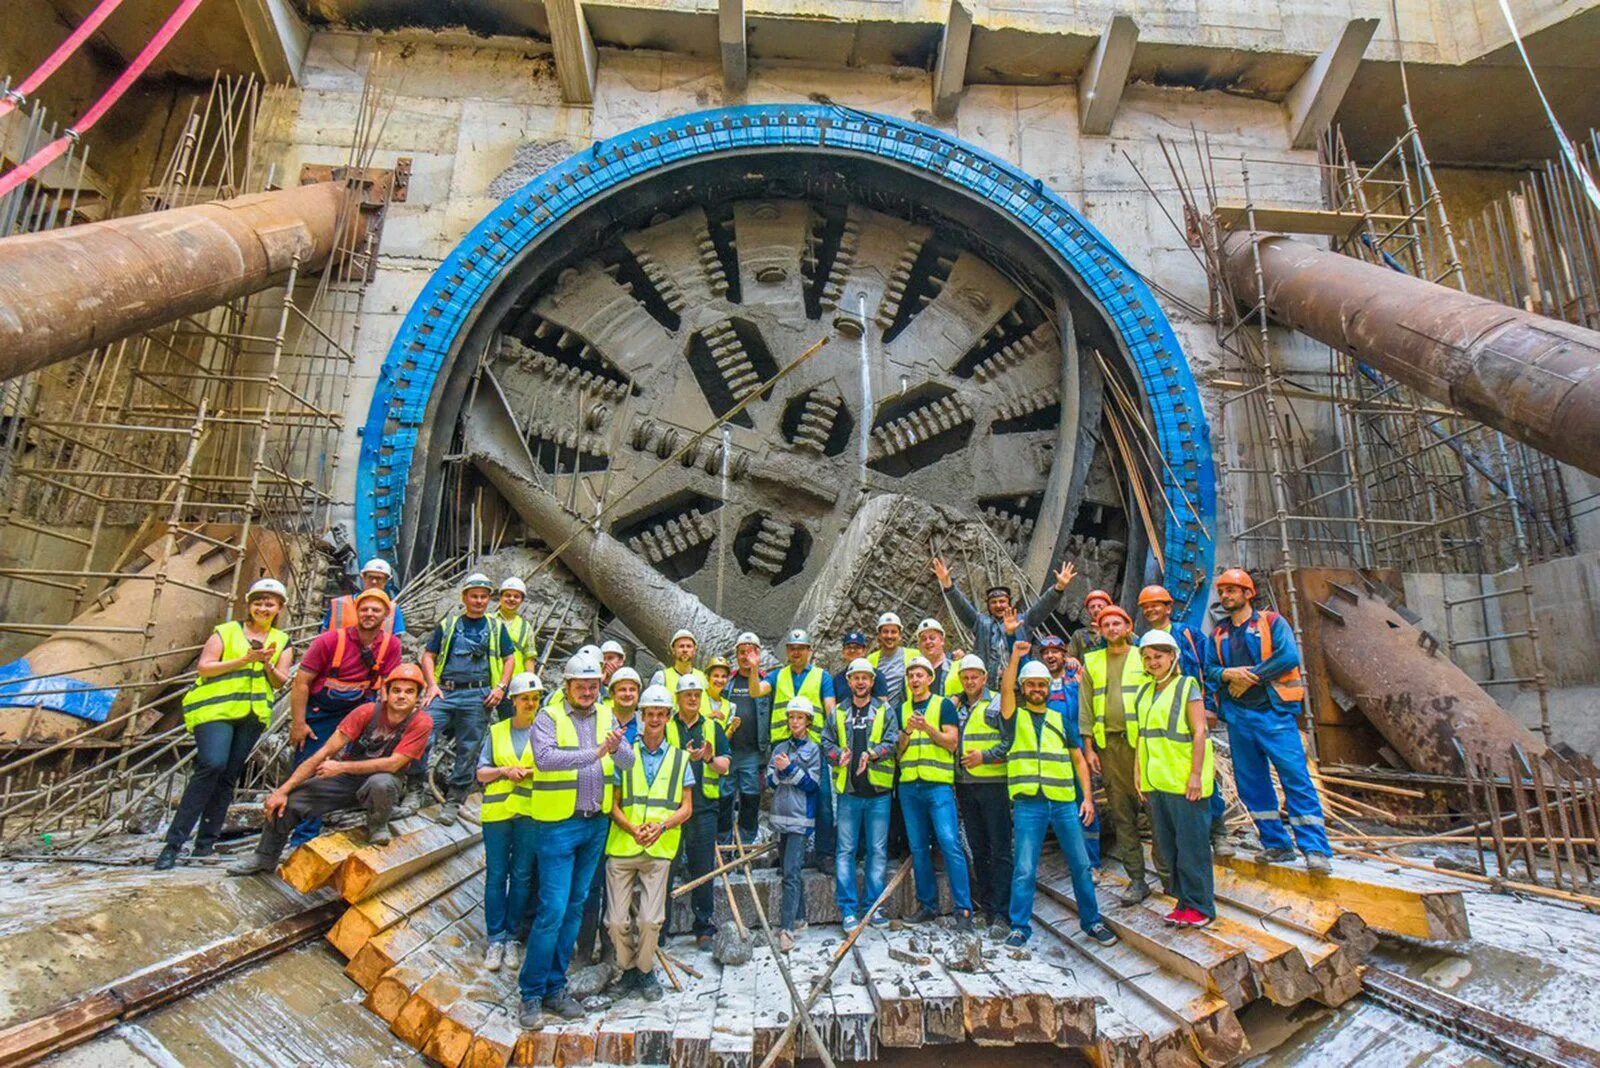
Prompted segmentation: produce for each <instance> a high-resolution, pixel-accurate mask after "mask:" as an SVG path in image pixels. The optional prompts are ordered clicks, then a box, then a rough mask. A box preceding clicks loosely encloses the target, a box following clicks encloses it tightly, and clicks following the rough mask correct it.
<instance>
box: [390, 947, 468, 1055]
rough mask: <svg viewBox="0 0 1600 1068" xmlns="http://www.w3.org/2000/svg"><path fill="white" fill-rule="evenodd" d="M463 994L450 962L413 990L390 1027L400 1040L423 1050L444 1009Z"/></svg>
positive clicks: (415, 1048) (418, 1049) (413, 1047)
mask: <svg viewBox="0 0 1600 1068" xmlns="http://www.w3.org/2000/svg"><path fill="white" fill-rule="evenodd" d="M460 996H461V984H460V983H458V982H457V981H456V978H455V975H454V974H453V969H451V968H450V967H449V964H448V962H447V963H446V964H445V966H444V967H442V968H441V969H440V970H439V971H438V972H436V973H434V974H433V975H430V976H429V977H428V978H427V979H426V980H424V981H423V983H422V985H420V986H418V987H417V988H416V989H415V990H413V991H412V992H411V996H410V997H409V998H407V999H406V1003H405V1004H404V1005H402V1006H400V1011H399V1012H397V1013H395V1015H394V1019H393V1020H391V1021H389V1030H391V1031H393V1032H394V1033H395V1037H397V1038H399V1039H400V1041H402V1042H404V1043H405V1044H406V1045H408V1046H410V1047H411V1048H412V1049H414V1050H417V1051H419V1052H420V1051H421V1050H422V1049H423V1047H425V1046H426V1045H427V1044H428V1040H429V1039H430V1038H432V1037H433V1030H434V1028H436V1027H438V1026H439V1021H440V1020H441V1019H442V1018H443V1016H444V1008H445V1007H448V1006H449V1005H451V1004H452V1003H454V1001H455V1000H456V999H457V998H459V997H460Z"/></svg>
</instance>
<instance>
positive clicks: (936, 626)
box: [917, 616, 944, 634]
mask: <svg viewBox="0 0 1600 1068" xmlns="http://www.w3.org/2000/svg"><path fill="white" fill-rule="evenodd" d="M925 630H936V631H938V632H939V633H940V634H943V633H944V624H943V623H940V622H939V621H938V620H937V619H934V618H933V617H932V616H929V617H928V618H927V619H924V620H923V621H922V622H921V623H918V624H917V633H918V634H921V633H922V632H923V631H925Z"/></svg>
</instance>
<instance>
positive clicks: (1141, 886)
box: [1117, 879, 1150, 906]
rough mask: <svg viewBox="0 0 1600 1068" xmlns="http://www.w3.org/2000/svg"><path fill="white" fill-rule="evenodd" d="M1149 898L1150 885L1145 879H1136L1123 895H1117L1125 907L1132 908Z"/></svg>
mask: <svg viewBox="0 0 1600 1068" xmlns="http://www.w3.org/2000/svg"><path fill="white" fill-rule="evenodd" d="M1149 896H1150V885H1149V884H1148V883H1146V882H1145V881H1144V880H1143V879H1136V880H1134V881H1133V882H1131V883H1129V884H1128V885H1127V887H1126V889H1124V890H1123V891H1122V893H1120V894H1118V895H1117V901H1118V902H1120V903H1121V904H1123V905H1129V906H1132V905H1137V904H1139V903H1140V902H1141V901H1143V900H1145V899H1146V898H1147V897H1149Z"/></svg>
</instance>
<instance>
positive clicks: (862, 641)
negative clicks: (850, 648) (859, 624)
mask: <svg viewBox="0 0 1600 1068" xmlns="http://www.w3.org/2000/svg"><path fill="white" fill-rule="evenodd" d="M839 644H840V645H866V644H867V636H866V635H865V634H863V633H862V632H861V631H859V630H853V631H851V632H850V633H849V634H846V635H845V636H844V641H842V642H840V643H839Z"/></svg>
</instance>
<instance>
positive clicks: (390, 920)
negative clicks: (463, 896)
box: [328, 844, 484, 960]
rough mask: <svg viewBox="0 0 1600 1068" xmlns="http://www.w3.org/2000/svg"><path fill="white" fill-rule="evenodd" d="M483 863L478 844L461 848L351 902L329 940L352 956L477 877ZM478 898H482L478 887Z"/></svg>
mask: <svg viewBox="0 0 1600 1068" xmlns="http://www.w3.org/2000/svg"><path fill="white" fill-rule="evenodd" d="M483 867H484V859H483V846H482V845H481V844H479V845H476V846H473V847H472V848H470V849H467V850H464V851H462V852H461V853H458V854H456V855H455V856H453V857H451V858H450V859H448V860H446V861H444V862H442V863H440V864H436V865H434V866H433V867H431V868H429V869H428V870H427V871H424V872H421V873H420V874H417V875H413V876H412V877H411V878H409V879H407V880H406V881H405V882H403V883H400V884H399V885H397V886H392V887H390V888H389V889H387V890H385V891H383V892H381V893H378V894H374V895H373V896H372V897H369V898H367V899H366V900H364V901H360V902H357V903H356V904H354V905H351V906H350V907H349V908H348V909H346V910H345V912H344V915H342V916H340V917H339V922H338V923H335V924H334V925H333V930H331V931H329V932H328V941H330V942H332V943H333V946H334V948H335V949H337V950H338V951H339V952H340V953H342V954H344V957H345V959H346V960H350V959H353V958H354V957H355V955H356V954H357V953H358V952H359V951H360V949H361V947H362V946H363V945H365V944H366V943H367V940H368V939H370V938H372V937H374V936H375V935H377V934H379V933H380V932H382V931H386V930H388V929H390V928H391V927H393V926H395V925H396V924H398V923H401V922H402V921H404V920H405V918H406V917H407V916H410V915H411V914H412V913H414V912H416V911H417V910H418V909H421V908H423V907H424V906H426V905H429V904H431V903H432V902H433V901H435V900H436V899H438V898H440V897H441V896H444V895H446V894H449V893H451V892H452V891H454V890H455V889H456V888H457V887H459V886H461V885H462V884H464V883H467V882H469V881H472V880H474V879H476V878H477V877H478V876H480V875H481V874H482V873H483ZM480 885H481V884H480ZM479 898H480V900H481V898H482V893H481V890H480V893H479Z"/></svg>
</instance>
